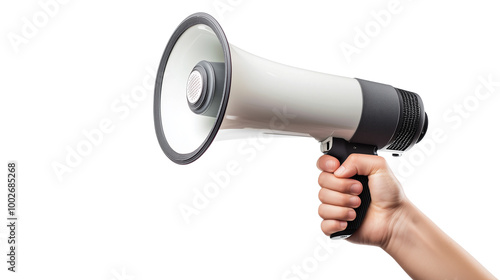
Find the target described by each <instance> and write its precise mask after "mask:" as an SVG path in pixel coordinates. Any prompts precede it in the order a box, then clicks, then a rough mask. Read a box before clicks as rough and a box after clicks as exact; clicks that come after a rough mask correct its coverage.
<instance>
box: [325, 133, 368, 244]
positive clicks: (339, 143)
mask: <svg viewBox="0 0 500 280" xmlns="http://www.w3.org/2000/svg"><path fill="white" fill-rule="evenodd" d="M326 154H328V155H331V156H334V157H336V158H337V159H338V160H339V161H340V164H343V163H344V161H345V160H346V159H347V157H349V155H351V154H367V155H376V154H377V147H375V146H371V145H364V144H355V143H349V142H347V141H346V140H344V139H341V138H333V143H332V145H331V149H330V150H328V152H326ZM351 178H352V179H355V180H358V181H359V182H361V184H362V185H363V191H362V192H361V194H359V198H360V199H361V205H360V206H359V207H358V208H355V209H354V210H355V211H356V218H355V219H354V220H353V221H348V222H347V228H346V229H344V230H342V231H339V232H335V233H333V234H331V235H330V238H331V239H344V238H348V237H349V236H351V235H352V234H353V233H354V232H355V231H356V230H357V229H358V228H360V227H361V224H362V223H363V220H364V219H365V216H366V212H367V211H368V207H369V206H370V203H371V201H372V198H371V195H370V189H369V188H368V176H364V175H355V176H353V177H351Z"/></svg>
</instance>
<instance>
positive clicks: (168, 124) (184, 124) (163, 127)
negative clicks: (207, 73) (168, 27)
mask: <svg viewBox="0 0 500 280" xmlns="http://www.w3.org/2000/svg"><path fill="white" fill-rule="evenodd" d="M201 61H209V62H213V63H217V65H221V66H222V67H223V68H224V71H223V72H224V73H223V77H218V78H220V80H221V81H223V82H221V83H220V84H221V85H220V87H221V90H220V91H218V93H219V96H220V98H217V99H216V100H215V101H213V102H216V103H214V104H211V107H212V108H215V110H214V111H215V112H214V113H212V114H205V115H203V114H196V113H194V112H193V111H192V109H191V108H190V105H191V107H192V105H193V104H195V103H197V102H198V101H199V99H200V98H201V94H200V93H201V90H200V89H199V88H198V87H197V84H196V82H197V80H198V79H199V78H200V77H198V76H197V74H196V73H194V72H193V68H194V67H195V66H196V65H197V64H198V63H200V62H201ZM193 73H194V74H193ZM219 76H221V75H219ZM230 88H231V55H230V49H229V43H228V41H227V39H226V36H225V34H224V32H223V30H222V27H221V26H220V25H219V23H218V22H217V21H216V20H215V19H214V18H213V17H212V16H210V15H208V14H205V13H197V14H193V15H191V16H189V17H188V18H186V19H185V20H184V21H183V22H182V23H181V24H180V25H179V26H178V27H177V29H176V30H175V31H174V33H173V35H172V37H171V38H170V40H169V42H168V44H167V47H166V48H165V51H164V53H163V56H162V59H161V61H160V66H159V68H158V74H157V77H156V84H155V93H154V122H155V130H156V136H157V138H158V141H159V143H160V146H161V148H162V150H163V152H164V153H165V154H166V155H167V156H168V157H169V158H170V159H171V160H172V161H174V162H175V163H178V164H188V163H191V162H193V161H195V160H196V159H198V158H199V157H200V156H201V155H202V154H203V153H204V152H205V151H206V150H207V148H208V147H209V146H210V144H211V143H212V141H213V140H214V138H215V136H216V134H217V132H218V130H219V128H220V126H221V123H222V120H223V118H224V114H225V111H226V107H227V103H228V99H229V91H230Z"/></svg>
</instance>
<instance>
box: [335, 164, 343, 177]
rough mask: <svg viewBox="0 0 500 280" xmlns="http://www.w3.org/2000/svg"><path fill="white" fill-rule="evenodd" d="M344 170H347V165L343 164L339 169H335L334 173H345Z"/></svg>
mask: <svg viewBox="0 0 500 280" xmlns="http://www.w3.org/2000/svg"><path fill="white" fill-rule="evenodd" d="M344 171H345V167H344V166H343V165H341V166H340V167H339V169H337V171H335V173H334V174H335V175H339V176H340V175H342V173H344Z"/></svg>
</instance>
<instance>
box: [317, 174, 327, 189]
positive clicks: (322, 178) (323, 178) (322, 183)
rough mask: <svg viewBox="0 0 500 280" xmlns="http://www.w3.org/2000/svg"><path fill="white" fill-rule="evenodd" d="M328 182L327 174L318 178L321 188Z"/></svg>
mask: <svg viewBox="0 0 500 280" xmlns="http://www.w3.org/2000/svg"><path fill="white" fill-rule="evenodd" d="M327 180H328V173H326V172H321V173H320V174H319V177H318V184H319V185H320V186H322V187H323V186H324V185H325V184H326V182H327Z"/></svg>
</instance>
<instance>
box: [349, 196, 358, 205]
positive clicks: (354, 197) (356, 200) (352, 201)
mask: <svg viewBox="0 0 500 280" xmlns="http://www.w3.org/2000/svg"><path fill="white" fill-rule="evenodd" d="M349 203H350V204H351V206H358V204H359V198H358V197H357V196H353V197H351V198H349Z"/></svg>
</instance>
